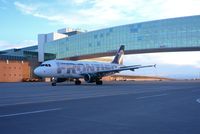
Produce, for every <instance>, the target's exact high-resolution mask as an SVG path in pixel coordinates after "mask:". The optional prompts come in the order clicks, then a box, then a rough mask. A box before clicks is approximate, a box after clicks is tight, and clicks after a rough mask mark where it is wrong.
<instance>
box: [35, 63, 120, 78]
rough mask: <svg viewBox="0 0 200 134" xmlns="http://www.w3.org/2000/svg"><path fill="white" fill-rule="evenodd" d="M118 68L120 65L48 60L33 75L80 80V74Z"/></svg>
mask: <svg viewBox="0 0 200 134" xmlns="http://www.w3.org/2000/svg"><path fill="white" fill-rule="evenodd" d="M120 67H122V65H119V64H112V63H103V62H89V61H67V60H50V61H46V62H43V63H42V64H41V65H40V66H39V67H37V68H36V69H35V70H34V73H35V74H36V75H38V76H40V77H57V78H82V77H83V75H81V74H87V73H94V72H98V71H105V70H113V69H117V68H120Z"/></svg>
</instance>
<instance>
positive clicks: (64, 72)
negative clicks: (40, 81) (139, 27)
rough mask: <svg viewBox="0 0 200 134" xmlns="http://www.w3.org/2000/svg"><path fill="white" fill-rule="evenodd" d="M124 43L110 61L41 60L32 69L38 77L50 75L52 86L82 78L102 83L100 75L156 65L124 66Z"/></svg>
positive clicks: (78, 81)
mask: <svg viewBox="0 0 200 134" xmlns="http://www.w3.org/2000/svg"><path fill="white" fill-rule="evenodd" d="M124 48H125V46H124V45H121V46H120V48H119V50H118V51H117V53H116V55H115V57H114V59H113V61H112V62H111V63H104V62H94V61H70V60H49V61H45V62H43V63H42V64H41V65H40V66H39V67H37V68H36V69H35V70H34V73H35V74H36V75H37V76H39V77H51V78H52V84H51V85H52V86H56V83H60V82H64V81H66V80H67V79H73V80H75V85H80V84H81V81H80V80H79V79H81V78H83V79H84V80H85V81H86V82H87V83H94V82H96V85H102V84H103V82H102V77H104V76H108V75H112V74H115V73H119V72H121V71H125V70H131V71H134V70H135V69H139V68H146V67H155V66H156V65H146V66H142V65H132V66H124V65H122V63H123V56H124Z"/></svg>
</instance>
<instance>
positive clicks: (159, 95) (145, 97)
mask: <svg viewBox="0 0 200 134" xmlns="http://www.w3.org/2000/svg"><path fill="white" fill-rule="evenodd" d="M166 95H168V94H156V95H151V96H143V97H138V98H136V100H140V99H147V98H154V97H161V96H166Z"/></svg>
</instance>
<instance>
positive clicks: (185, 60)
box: [124, 52, 200, 68]
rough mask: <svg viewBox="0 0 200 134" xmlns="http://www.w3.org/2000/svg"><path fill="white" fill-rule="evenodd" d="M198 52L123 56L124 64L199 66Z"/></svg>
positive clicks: (199, 55)
mask: <svg viewBox="0 0 200 134" xmlns="http://www.w3.org/2000/svg"><path fill="white" fill-rule="evenodd" d="M199 57H200V52H168V53H151V54H139V55H129V56H125V60H124V61H125V64H133V63H134V62H135V64H157V65H158V66H159V65H169V66H170V65H172V66H179V67H181V66H193V67H196V68H200V59H199Z"/></svg>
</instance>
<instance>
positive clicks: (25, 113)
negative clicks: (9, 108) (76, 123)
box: [0, 108, 62, 118]
mask: <svg viewBox="0 0 200 134" xmlns="http://www.w3.org/2000/svg"><path fill="white" fill-rule="evenodd" d="M58 110H62V108H54V109H45V110H37V111H30V112H23V113H14V114H5V115H0V118H2V117H12V116H19V115H28V114H36V113H45V112H50V111H58Z"/></svg>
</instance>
